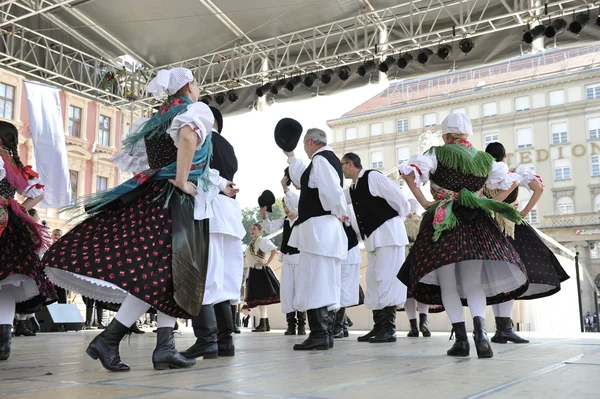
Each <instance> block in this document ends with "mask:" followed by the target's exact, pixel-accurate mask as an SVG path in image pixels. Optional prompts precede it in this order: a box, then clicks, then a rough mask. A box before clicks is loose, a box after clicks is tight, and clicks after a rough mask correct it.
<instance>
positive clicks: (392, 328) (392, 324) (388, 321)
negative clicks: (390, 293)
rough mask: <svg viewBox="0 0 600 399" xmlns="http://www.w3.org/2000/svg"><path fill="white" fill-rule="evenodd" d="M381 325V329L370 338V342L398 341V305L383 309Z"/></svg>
mask: <svg viewBox="0 0 600 399" xmlns="http://www.w3.org/2000/svg"><path fill="white" fill-rule="evenodd" d="M379 317H380V323H379V326H380V327H381V330H380V331H379V332H378V333H377V334H376V335H375V336H373V337H371V338H369V343H370V344H382V343H385V342H396V307H395V306H387V307H385V308H383V309H381V313H380V316H379Z"/></svg>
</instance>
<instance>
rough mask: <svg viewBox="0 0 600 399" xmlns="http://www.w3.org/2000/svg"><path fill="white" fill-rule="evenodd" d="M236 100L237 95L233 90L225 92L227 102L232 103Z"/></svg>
mask: <svg viewBox="0 0 600 399" xmlns="http://www.w3.org/2000/svg"><path fill="white" fill-rule="evenodd" d="M238 98H239V97H238V94H237V93H236V91H235V90H233V89H231V90H229V91H228V92H227V99H228V100H229V102H231V103H234V102H236V101H237V100H238Z"/></svg>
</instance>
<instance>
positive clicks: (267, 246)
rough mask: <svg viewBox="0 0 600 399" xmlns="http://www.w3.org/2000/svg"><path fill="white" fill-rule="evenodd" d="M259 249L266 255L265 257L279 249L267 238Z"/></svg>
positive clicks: (262, 240) (262, 241)
mask: <svg viewBox="0 0 600 399" xmlns="http://www.w3.org/2000/svg"><path fill="white" fill-rule="evenodd" d="M259 248H260V249H261V250H262V251H263V252H264V253H265V255H266V254H268V253H269V252H271V251H272V250H274V249H277V247H276V246H275V244H273V243H272V242H271V240H268V239H266V238H262V239H261V240H260V245H259Z"/></svg>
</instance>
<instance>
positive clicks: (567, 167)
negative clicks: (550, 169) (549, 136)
mask: <svg viewBox="0 0 600 399" xmlns="http://www.w3.org/2000/svg"><path fill="white" fill-rule="evenodd" d="M570 178H571V161H570V160H569V159H556V160H555V161H554V180H568V179H570Z"/></svg>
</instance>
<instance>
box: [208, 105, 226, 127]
mask: <svg viewBox="0 0 600 399" xmlns="http://www.w3.org/2000/svg"><path fill="white" fill-rule="evenodd" d="M210 110H211V111H212V114H213V116H214V117H215V122H217V123H218V124H219V129H217V131H218V132H219V133H221V130H223V115H221V111H219V110H218V109H216V108H215V107H212V106H211V107H210Z"/></svg>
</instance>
